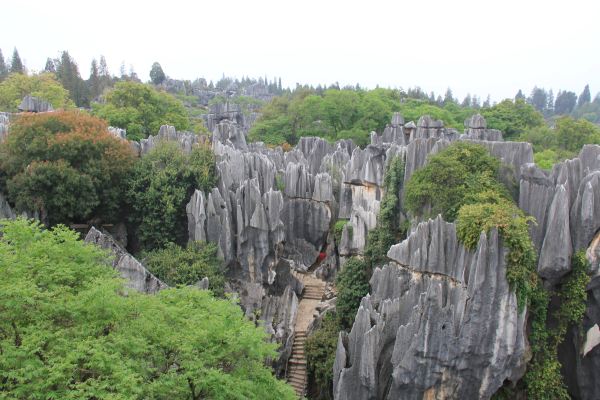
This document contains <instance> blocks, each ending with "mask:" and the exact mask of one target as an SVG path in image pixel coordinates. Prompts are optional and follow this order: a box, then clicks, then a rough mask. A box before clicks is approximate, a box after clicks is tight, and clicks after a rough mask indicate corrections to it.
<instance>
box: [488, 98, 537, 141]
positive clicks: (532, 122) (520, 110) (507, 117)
mask: <svg viewBox="0 0 600 400" xmlns="http://www.w3.org/2000/svg"><path fill="white" fill-rule="evenodd" d="M481 114H482V115H483V116H484V117H485V119H486V120H487V125H488V128H493V129H499V130H501V131H502V132H503V133H504V136H505V138H507V139H510V138H512V137H515V136H517V135H519V134H521V133H523V132H525V131H527V130H528V129H531V128H535V127H538V126H542V125H543V124H544V117H543V115H542V114H540V113H539V112H538V111H536V109H535V108H534V107H533V106H532V105H530V104H527V103H526V102H525V101H524V100H515V101H512V100H509V99H507V100H504V101H502V102H500V103H498V104H496V105H495V106H493V107H490V108H487V109H483V110H482V112H481Z"/></svg>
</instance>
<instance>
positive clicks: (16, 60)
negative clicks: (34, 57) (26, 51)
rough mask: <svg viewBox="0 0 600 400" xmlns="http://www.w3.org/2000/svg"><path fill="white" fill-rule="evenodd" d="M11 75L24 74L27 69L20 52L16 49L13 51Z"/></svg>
mask: <svg viewBox="0 0 600 400" xmlns="http://www.w3.org/2000/svg"><path fill="white" fill-rule="evenodd" d="M10 73H11V74H24V73H25V67H24V66H23V62H22V61H21V57H20V56H19V52H18V51H17V48H16V47H15V49H14V51H13V56H12V60H11V61H10Z"/></svg>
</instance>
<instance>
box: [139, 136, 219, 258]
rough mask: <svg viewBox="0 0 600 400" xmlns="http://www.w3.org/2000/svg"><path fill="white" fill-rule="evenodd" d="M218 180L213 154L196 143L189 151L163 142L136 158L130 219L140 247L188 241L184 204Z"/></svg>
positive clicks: (156, 246)
mask: <svg viewBox="0 0 600 400" xmlns="http://www.w3.org/2000/svg"><path fill="white" fill-rule="evenodd" d="M215 184H216V173H215V159H214V154H213V153H212V151H211V149H210V148H209V147H208V146H203V145H200V146H195V147H194V148H193V150H192V153H191V154H190V155H187V154H184V153H183V151H182V150H181V149H180V148H179V146H178V145H177V144H176V143H171V142H163V143H160V144H158V146H157V147H155V148H154V149H153V150H152V151H150V152H149V153H148V154H147V155H145V156H144V157H142V158H141V159H140V161H138V162H137V164H136V165H135V168H134V169H133V172H132V173H131V175H130V177H129V179H128V190H127V201H128V203H129V206H130V208H131V213H130V221H131V222H132V224H133V225H134V227H135V231H136V234H137V237H138V238H139V240H140V244H141V247H142V248H143V249H145V250H151V249H154V248H160V247H163V246H165V245H166V244H167V243H177V244H181V245H183V244H185V243H186V242H187V214H186V211H185V205H186V204H187V202H189V200H190V197H191V195H192V193H193V192H194V190H195V189H200V190H203V191H207V190H210V189H212V188H213V187H214V186H215Z"/></svg>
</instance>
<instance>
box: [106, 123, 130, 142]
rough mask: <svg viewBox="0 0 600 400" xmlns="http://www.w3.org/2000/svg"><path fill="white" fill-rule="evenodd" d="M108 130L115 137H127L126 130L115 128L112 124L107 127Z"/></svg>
mask: <svg viewBox="0 0 600 400" xmlns="http://www.w3.org/2000/svg"><path fill="white" fill-rule="evenodd" d="M108 132H109V133H110V134H111V135H113V136H114V137H116V138H119V139H123V140H125V139H127V131H126V130H125V129H121V128H115V127H114V126H109V127H108Z"/></svg>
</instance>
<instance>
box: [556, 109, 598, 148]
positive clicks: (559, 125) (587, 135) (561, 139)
mask: <svg viewBox="0 0 600 400" xmlns="http://www.w3.org/2000/svg"><path fill="white" fill-rule="evenodd" d="M556 137H557V142H558V145H559V146H560V147H561V148H562V149H565V150H568V151H571V152H573V153H575V152H578V151H579V150H580V149H581V147H582V146H583V145H584V144H590V143H596V144H600V128H599V127H598V126H597V125H594V124H592V123H591V122H589V121H587V120H585V119H579V120H575V119H573V118H571V117H562V118H559V119H557V120H556Z"/></svg>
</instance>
